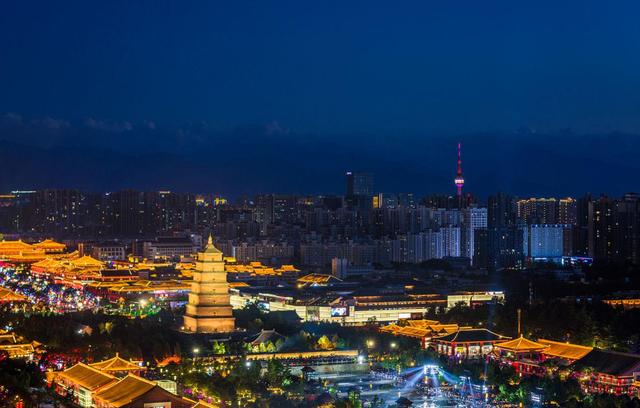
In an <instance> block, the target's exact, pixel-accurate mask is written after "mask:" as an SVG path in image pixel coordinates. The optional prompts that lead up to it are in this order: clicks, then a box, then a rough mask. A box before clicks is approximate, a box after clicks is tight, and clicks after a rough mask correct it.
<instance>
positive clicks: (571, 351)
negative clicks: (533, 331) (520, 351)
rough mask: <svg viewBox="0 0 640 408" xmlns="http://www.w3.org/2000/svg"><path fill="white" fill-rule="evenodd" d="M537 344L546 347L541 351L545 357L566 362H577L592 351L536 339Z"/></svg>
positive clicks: (569, 344)
mask: <svg viewBox="0 0 640 408" xmlns="http://www.w3.org/2000/svg"><path fill="white" fill-rule="evenodd" d="M538 343H540V344H544V345H546V346H548V348H546V349H545V350H544V351H543V353H544V354H545V355H547V356H550V357H558V358H564V359H567V360H579V359H581V358H582V357H584V356H586V355H587V354H588V353H589V352H590V351H591V350H593V347H588V346H580V345H578V344H571V343H563V342H560V341H553V340H546V339H538Z"/></svg>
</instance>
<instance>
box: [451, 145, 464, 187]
mask: <svg viewBox="0 0 640 408" xmlns="http://www.w3.org/2000/svg"><path fill="white" fill-rule="evenodd" d="M461 150H462V143H460V142H458V172H457V173H456V178H455V179H454V180H453V182H454V183H455V185H456V187H457V188H458V198H461V197H462V186H464V177H462V154H461Z"/></svg>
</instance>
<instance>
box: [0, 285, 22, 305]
mask: <svg viewBox="0 0 640 408" xmlns="http://www.w3.org/2000/svg"><path fill="white" fill-rule="evenodd" d="M27 300H28V299H27V297H26V296H23V295H21V294H19V293H16V292H13V291H11V290H9V289H7V288H2V287H0V303H14V302H26V301H27Z"/></svg>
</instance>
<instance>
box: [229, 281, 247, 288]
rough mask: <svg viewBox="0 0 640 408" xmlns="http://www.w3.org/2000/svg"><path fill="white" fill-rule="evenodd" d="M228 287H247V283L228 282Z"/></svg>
mask: <svg viewBox="0 0 640 408" xmlns="http://www.w3.org/2000/svg"><path fill="white" fill-rule="evenodd" d="M229 287H230V288H246V287H249V284H248V283H246V282H229Z"/></svg>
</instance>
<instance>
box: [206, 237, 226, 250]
mask: <svg viewBox="0 0 640 408" xmlns="http://www.w3.org/2000/svg"><path fill="white" fill-rule="evenodd" d="M203 252H204V253H205V254H221V253H222V251H220V250H219V249H218V248H216V247H215V245H213V237H212V236H211V235H209V239H207V245H206V246H205V247H204V251H203Z"/></svg>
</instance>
